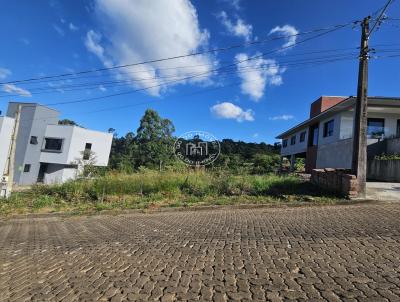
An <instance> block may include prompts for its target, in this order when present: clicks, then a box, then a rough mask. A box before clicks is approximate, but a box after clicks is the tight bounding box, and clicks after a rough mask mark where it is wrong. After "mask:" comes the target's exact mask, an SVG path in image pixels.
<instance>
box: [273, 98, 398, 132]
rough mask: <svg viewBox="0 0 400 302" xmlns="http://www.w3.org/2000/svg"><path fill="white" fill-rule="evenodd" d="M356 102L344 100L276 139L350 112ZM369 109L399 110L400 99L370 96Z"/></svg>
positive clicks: (349, 99) (353, 99)
mask: <svg viewBox="0 0 400 302" xmlns="http://www.w3.org/2000/svg"><path fill="white" fill-rule="evenodd" d="M355 101H356V97H353V96H349V97H347V98H346V99H344V100H343V101H342V102H340V103H338V104H337V105H335V106H332V107H331V108H329V109H327V110H325V111H323V112H321V113H320V114H318V115H316V116H314V117H313V118H310V119H308V120H305V121H304V122H301V123H300V124H297V125H296V126H294V127H292V128H290V129H289V130H287V131H285V132H283V133H281V134H279V135H278V136H277V137H276V138H277V139H283V138H285V137H288V136H290V135H292V134H294V133H296V132H298V131H300V130H301V129H304V128H305V127H308V126H310V125H312V124H314V123H316V122H318V121H321V120H324V119H326V118H329V117H331V116H333V115H334V114H336V113H338V112H342V111H345V110H350V109H351V108H352V107H354V104H355ZM368 107H397V108H400V98H399V97H381V96H370V97H368Z"/></svg>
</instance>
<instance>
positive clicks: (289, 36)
mask: <svg viewBox="0 0 400 302" xmlns="http://www.w3.org/2000/svg"><path fill="white" fill-rule="evenodd" d="M274 33H279V34H282V35H283V36H284V37H286V43H285V44H283V45H282V47H283V48H290V47H292V46H293V45H294V44H296V41H297V37H298V36H297V34H298V33H299V31H298V30H297V29H296V28H295V27H294V26H291V25H288V24H286V25H283V26H276V27H274V28H273V29H271V31H270V32H269V34H270V35H271V34H274Z"/></svg>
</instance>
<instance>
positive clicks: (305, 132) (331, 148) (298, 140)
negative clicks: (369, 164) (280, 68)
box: [277, 96, 400, 172]
mask: <svg viewBox="0 0 400 302" xmlns="http://www.w3.org/2000/svg"><path fill="white" fill-rule="evenodd" d="M355 101H356V98H355V97H336V96H322V97H320V98H319V99H318V100H316V101H315V102H313V103H312V104H311V108H310V118H309V119H307V120H306V121H304V122H302V123H300V124H298V125H296V126H294V127H292V128H291V129H289V130H287V131H285V132H283V133H282V134H280V135H278V136H277V138H278V139H281V140H282V147H281V156H282V157H287V158H289V159H291V161H292V162H294V160H295V158H299V157H300V158H305V159H306V160H305V161H306V171H307V172H311V170H312V169H315V168H317V169H320V168H343V169H350V168H351V163H352V154H353V139H352V138H353V128H354V105H355ZM382 141H385V143H384V144H382V143H381V142H382ZM381 153H386V154H396V153H400V98H394V97H369V98H368V156H369V158H371V157H373V156H375V155H378V154H381Z"/></svg>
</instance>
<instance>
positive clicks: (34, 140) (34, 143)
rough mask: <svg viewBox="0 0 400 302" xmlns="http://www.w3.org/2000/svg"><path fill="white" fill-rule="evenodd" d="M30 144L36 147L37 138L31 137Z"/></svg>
mask: <svg viewBox="0 0 400 302" xmlns="http://www.w3.org/2000/svg"><path fill="white" fill-rule="evenodd" d="M30 144H31V145H37V144H38V140H37V136H31V140H30Z"/></svg>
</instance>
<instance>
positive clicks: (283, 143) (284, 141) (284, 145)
mask: <svg viewBox="0 0 400 302" xmlns="http://www.w3.org/2000/svg"><path fill="white" fill-rule="evenodd" d="M287 143H288V140H287V138H285V139H284V140H283V141H282V146H283V148H286V147H287Z"/></svg>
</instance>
